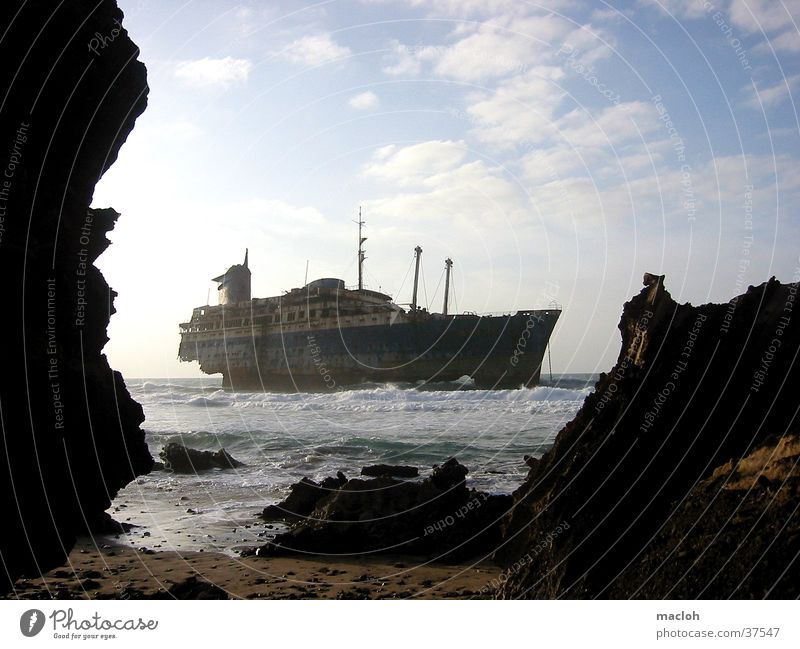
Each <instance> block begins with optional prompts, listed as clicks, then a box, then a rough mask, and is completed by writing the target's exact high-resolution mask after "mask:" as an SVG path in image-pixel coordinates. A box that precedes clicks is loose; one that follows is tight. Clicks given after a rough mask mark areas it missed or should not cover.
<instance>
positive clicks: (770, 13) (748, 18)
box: [729, 0, 800, 32]
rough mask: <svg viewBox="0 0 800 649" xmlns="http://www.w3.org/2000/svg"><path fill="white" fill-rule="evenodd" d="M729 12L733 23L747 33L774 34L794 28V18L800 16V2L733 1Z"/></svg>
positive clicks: (773, 0) (772, 0) (794, 0)
mask: <svg viewBox="0 0 800 649" xmlns="http://www.w3.org/2000/svg"><path fill="white" fill-rule="evenodd" d="M729 11H730V16H731V22H733V24H734V25H736V26H737V27H741V28H742V29H744V30H745V31H748V32H759V31H761V30H762V29H763V30H764V31H765V32H773V31H778V30H781V29H783V28H784V27H790V26H794V18H793V16H798V15H800V0H733V2H731V6H730V9H729ZM794 29H795V30H796V29H797V27H796V26H794Z"/></svg>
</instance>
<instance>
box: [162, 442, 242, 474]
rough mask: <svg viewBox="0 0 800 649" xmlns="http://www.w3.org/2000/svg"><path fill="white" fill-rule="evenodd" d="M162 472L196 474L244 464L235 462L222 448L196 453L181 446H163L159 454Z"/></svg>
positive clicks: (172, 443)
mask: <svg viewBox="0 0 800 649" xmlns="http://www.w3.org/2000/svg"><path fill="white" fill-rule="evenodd" d="M159 456H160V457H161V459H162V460H163V470H164V471H171V472H172V473H197V472H198V471H208V470H209V469H236V468H237V467H240V466H244V463H242V462H239V461H238V460H235V459H234V458H233V457H231V455H230V453H228V451H226V450H225V449H224V448H221V449H220V450H218V451H214V452H212V451H198V450H196V449H193V448H188V447H186V446H184V445H183V444H177V443H175V442H170V443H169V444H165V445H164V448H163V449H161V453H160V454H159Z"/></svg>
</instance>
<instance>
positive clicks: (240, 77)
mask: <svg viewBox="0 0 800 649" xmlns="http://www.w3.org/2000/svg"><path fill="white" fill-rule="evenodd" d="M252 69H253V63H252V62H251V61H250V60H249V59H234V58H232V57H230V56H226V57H225V58H224V59H212V58H209V57H205V58H202V59H196V60H194V61H182V62H180V63H178V65H177V66H176V67H175V77H176V78H178V79H180V80H181V81H182V82H183V83H185V84H186V85H188V86H192V87H194V88H215V87H219V88H228V87H230V86H232V85H235V84H239V83H245V82H246V81H247V79H248V78H249V76H250V71H251V70H252Z"/></svg>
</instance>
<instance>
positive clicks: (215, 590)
mask: <svg viewBox="0 0 800 649" xmlns="http://www.w3.org/2000/svg"><path fill="white" fill-rule="evenodd" d="M168 598H175V599H228V593H227V592H225V589H223V588H220V587H219V586H217V585H216V584H212V583H211V582H210V581H207V580H205V579H198V578H197V577H196V576H194V575H192V576H191V577H187V578H186V579H184V580H183V581H181V582H178V583H177V584H174V585H173V586H170V589H169V590H168V591H167V596H161V595H157V596H155V597H153V599H168Z"/></svg>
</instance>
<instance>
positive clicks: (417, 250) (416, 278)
mask: <svg viewBox="0 0 800 649" xmlns="http://www.w3.org/2000/svg"><path fill="white" fill-rule="evenodd" d="M414 258H415V259H416V260H417V266H416V268H415V269H414V293H413V294H412V297H411V312H412V313H414V312H415V311H416V310H417V285H418V284H419V262H420V259H421V258H422V248H420V247H419V246H417V247H416V248H414Z"/></svg>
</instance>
